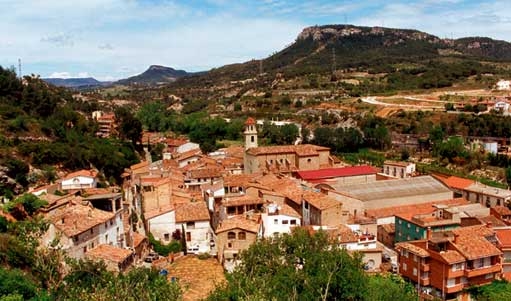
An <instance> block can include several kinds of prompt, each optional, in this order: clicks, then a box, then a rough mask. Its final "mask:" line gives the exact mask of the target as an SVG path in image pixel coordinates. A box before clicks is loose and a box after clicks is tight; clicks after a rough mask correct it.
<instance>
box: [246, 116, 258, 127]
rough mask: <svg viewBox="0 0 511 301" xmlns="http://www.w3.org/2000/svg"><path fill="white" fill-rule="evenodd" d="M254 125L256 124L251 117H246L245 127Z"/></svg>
mask: <svg viewBox="0 0 511 301" xmlns="http://www.w3.org/2000/svg"><path fill="white" fill-rule="evenodd" d="M254 124H256V121H255V119H254V118H252V117H248V118H247V121H245V125H254Z"/></svg>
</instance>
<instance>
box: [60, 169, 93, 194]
mask: <svg viewBox="0 0 511 301" xmlns="http://www.w3.org/2000/svg"><path fill="white" fill-rule="evenodd" d="M96 176H97V172H96V171H94V170H85V169H82V170H79V171H75V172H72V173H70V174H68V175H67V176H65V177H64V178H63V179H62V180H61V182H60V189H61V190H70V189H84V188H96V186H97V184H98V183H97V178H96Z"/></svg>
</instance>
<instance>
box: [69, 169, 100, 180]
mask: <svg viewBox="0 0 511 301" xmlns="http://www.w3.org/2000/svg"><path fill="white" fill-rule="evenodd" d="M97 175H98V173H97V171H95V170H86V169H82V170H78V171H75V172H72V173H69V174H67V175H66V176H65V177H64V178H63V180H67V179H72V178H75V177H91V178H95V177H96V176H97Z"/></svg>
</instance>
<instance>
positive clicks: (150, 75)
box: [116, 65, 189, 85]
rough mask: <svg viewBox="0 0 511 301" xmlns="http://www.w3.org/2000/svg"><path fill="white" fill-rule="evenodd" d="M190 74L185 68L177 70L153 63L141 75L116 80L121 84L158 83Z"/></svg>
mask: <svg viewBox="0 0 511 301" xmlns="http://www.w3.org/2000/svg"><path fill="white" fill-rule="evenodd" d="M187 75H189V73H188V72H186V71H184V70H175V69H173V68H170V67H165V66H159V65H152V66H150V67H149V69H147V70H146V71H144V72H143V73H141V74H139V75H135V76H132V77H128V78H126V79H121V80H119V81H117V82H116V84H120V85H133V84H135V85H157V84H165V83H169V82H173V81H175V80H177V79H178V78H181V77H184V76H187Z"/></svg>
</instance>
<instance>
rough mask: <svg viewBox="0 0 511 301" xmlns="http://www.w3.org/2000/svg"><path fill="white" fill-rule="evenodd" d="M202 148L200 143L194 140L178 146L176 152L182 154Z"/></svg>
mask: <svg viewBox="0 0 511 301" xmlns="http://www.w3.org/2000/svg"><path fill="white" fill-rule="evenodd" d="M198 149H200V145H199V144H197V143H193V142H186V143H185V144H182V145H180V146H178V147H177V148H176V153H178V154H182V153H186V152H189V151H191V150H198Z"/></svg>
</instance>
